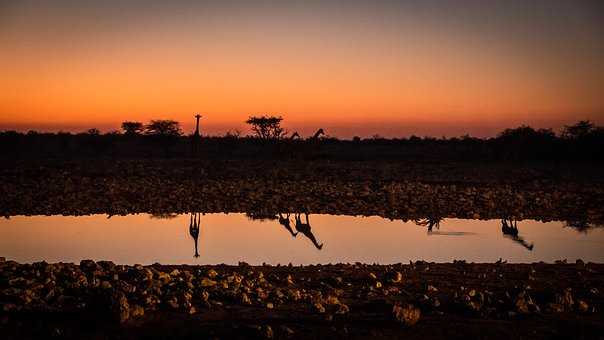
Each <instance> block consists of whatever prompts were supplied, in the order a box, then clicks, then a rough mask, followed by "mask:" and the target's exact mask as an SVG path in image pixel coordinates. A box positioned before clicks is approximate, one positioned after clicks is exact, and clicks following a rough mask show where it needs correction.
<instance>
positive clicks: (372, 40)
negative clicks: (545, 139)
mask: <svg viewBox="0 0 604 340" xmlns="http://www.w3.org/2000/svg"><path fill="white" fill-rule="evenodd" d="M602 22H604V2H602V1H598V0H595V1H579V0H569V1H555V0H542V1H515V0H505V1H486V0H482V1H463V0H455V1H452V0H451V1H446V0H441V1H430V0H426V1H353V0H348V1H321V2H318V1H251V0H248V1H224V0H223V1H171V2H168V1H123V2H122V1H94V2H93V1H81V0H80V1H59V0H55V1H34V2H27V1H15V2H12V1H2V2H1V3H0V129H19V130H28V129H38V130H48V131H56V130H60V129H62V130H71V131H82V130H85V129H87V128H90V127H97V128H100V129H101V130H102V131H108V130H110V129H116V128H118V127H119V124H120V122H121V121H123V120H140V121H147V120H149V119H153V118H171V119H175V120H179V121H181V122H183V125H184V128H185V131H187V132H188V131H189V130H190V129H191V127H192V123H193V121H194V118H193V114H194V113H195V112H201V113H202V114H203V115H204V118H203V119H202V122H203V127H202V130H203V132H205V133H211V134H217V133H223V132H225V131H227V130H230V129H239V130H242V131H243V132H244V133H245V132H246V130H245V126H244V124H243V121H244V120H245V119H246V118H247V117H248V116H249V115H252V114H261V113H269V114H280V115H283V116H284V117H285V119H286V121H285V122H286V124H285V125H286V127H287V128H289V129H290V130H292V131H293V130H297V131H301V132H302V133H303V134H310V133H312V131H313V130H316V129H317V128H319V127H323V128H325V129H326V130H327V133H328V134H330V135H334V136H339V137H350V136H353V135H360V136H370V135H373V134H380V135H383V136H396V135H409V134H412V133H415V134H417V135H434V136H440V135H447V136H451V135H461V134H465V133H470V134H472V135H475V136H488V135H493V134H495V133H496V132H498V131H500V130H501V129H503V128H505V127H510V126H517V125H520V124H530V125H532V126H536V127H553V128H559V127H560V126H561V125H562V124H568V123H571V122H574V121H577V120H579V119H591V120H593V121H595V122H596V123H598V124H602V123H603V120H604V96H603V95H602V93H604V25H602Z"/></svg>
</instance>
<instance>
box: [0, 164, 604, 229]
mask: <svg viewBox="0 0 604 340" xmlns="http://www.w3.org/2000/svg"><path fill="white" fill-rule="evenodd" d="M600 170H603V171H604V169H599V168H598V167H597V166H580V165H559V164H558V165H552V164H545V165H543V164H537V165H535V164H532V165H523V166H520V165H513V164H498V163H495V164H474V163H445V164H441V163H434V164H432V163H420V164H415V163H401V162H399V163H393V162H381V163H380V162H377V163H371V164H369V163H363V162H329V161H317V162H312V163H296V162H285V163H276V162H250V161H248V162H225V161H223V162H199V161H187V160H172V161H157V160H155V161H150V160H131V161H115V162H109V161H90V162H83V161H79V162H66V161H45V162H42V161H41V162H17V163H12V164H5V165H4V166H3V167H2V168H0V183H2V185H1V186H0V214H2V215H4V216H11V215H51V214H63V215H86V214H96V213H103V214H110V215H123V214H130V213H157V214H161V213H188V212H206V213H210V212H252V213H255V214H258V215H261V214H272V215H274V214H276V213H279V212H292V213H293V212H300V211H306V212H309V213H325V214H338V215H340V214H343V215H377V216H381V217H387V218H394V219H407V220H412V219H417V218H425V217H431V218H443V217H458V218H474V219H492V218H497V219H498V218H515V219H529V218H530V219H535V220H542V221H550V220H563V221H570V222H571V223H573V224H583V225H586V226H589V225H602V224H604V185H603V183H604V179H603V178H602V176H601V173H602V172H600Z"/></svg>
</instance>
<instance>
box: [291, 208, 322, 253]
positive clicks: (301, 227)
mask: <svg viewBox="0 0 604 340" xmlns="http://www.w3.org/2000/svg"><path fill="white" fill-rule="evenodd" d="M304 215H305V217H306V223H302V219H301V218H300V214H296V215H295V220H296V230H297V231H298V232H300V233H302V234H304V236H306V237H308V238H309V239H310V240H311V241H312V243H313V244H314V245H315V247H317V249H319V250H321V249H323V243H321V244H319V243H318V242H317V239H316V238H315V235H313V233H312V231H311V230H310V229H311V228H310V223H309V222H308V214H307V213H304Z"/></svg>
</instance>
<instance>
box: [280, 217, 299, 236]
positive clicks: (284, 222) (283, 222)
mask: <svg viewBox="0 0 604 340" xmlns="http://www.w3.org/2000/svg"><path fill="white" fill-rule="evenodd" d="M289 215H290V214H289V213H288V214H286V215H285V217H283V215H282V214H281V213H279V224H281V225H282V226H283V227H285V229H287V231H289V233H290V234H292V236H293V237H296V236H298V232H294V231H293V229H292V227H291V224H290V223H291V221H290V220H289Z"/></svg>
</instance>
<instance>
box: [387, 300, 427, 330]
mask: <svg viewBox="0 0 604 340" xmlns="http://www.w3.org/2000/svg"><path fill="white" fill-rule="evenodd" d="M392 314H393V315H394V317H395V318H396V319H397V320H398V321H399V322H401V323H402V324H403V325H405V326H413V325H415V324H416V323H417V322H418V321H419V319H420V317H421V311H420V310H419V308H416V307H415V306H413V305H411V304H406V305H404V306H399V305H395V306H394V307H393V308H392Z"/></svg>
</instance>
